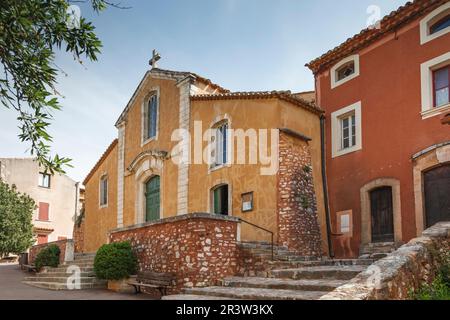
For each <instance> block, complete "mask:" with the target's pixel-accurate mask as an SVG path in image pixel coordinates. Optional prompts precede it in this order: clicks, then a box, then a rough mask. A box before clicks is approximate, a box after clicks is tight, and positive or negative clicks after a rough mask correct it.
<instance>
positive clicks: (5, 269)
mask: <svg viewBox="0 0 450 320" xmlns="http://www.w3.org/2000/svg"><path fill="white" fill-rule="evenodd" d="M26 275H27V273H25V272H23V271H21V270H20V268H19V266H18V265H17V264H0V300H152V299H153V298H152V297H151V296H149V295H146V294H138V295H134V294H119V293H115V292H112V291H109V290H97V289H92V290H72V291H69V290H64V291H52V290H46V289H40V288H36V287H31V286H28V285H26V284H23V283H22V279H23V277H24V276H26Z"/></svg>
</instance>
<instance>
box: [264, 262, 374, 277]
mask: <svg viewBox="0 0 450 320" xmlns="http://www.w3.org/2000/svg"><path fill="white" fill-rule="evenodd" d="M366 269H367V266H361V265H351V266H314V267H301V268H294V269H278V270H272V271H271V274H272V275H273V276H274V277H277V278H289V279H326V278H334V279H342V280H350V279H352V278H353V277H355V276H356V275H357V274H358V273H360V272H362V271H364V270H366Z"/></svg>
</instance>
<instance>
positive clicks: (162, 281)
mask: <svg viewBox="0 0 450 320" xmlns="http://www.w3.org/2000/svg"><path fill="white" fill-rule="evenodd" d="M175 279H176V277H175V274H173V273H159V272H153V271H144V272H139V273H138V275H137V277H136V280H134V281H129V282H128V284H129V285H130V286H133V287H134V290H135V293H136V294H138V293H140V292H141V288H152V289H157V290H158V291H159V292H160V293H161V296H164V295H166V293H167V288H168V287H170V286H172V285H173V284H174V281H175Z"/></svg>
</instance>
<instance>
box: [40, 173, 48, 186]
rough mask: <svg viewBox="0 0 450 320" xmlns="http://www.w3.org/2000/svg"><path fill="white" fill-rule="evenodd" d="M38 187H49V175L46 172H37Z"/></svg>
mask: <svg viewBox="0 0 450 320" xmlns="http://www.w3.org/2000/svg"><path fill="white" fill-rule="evenodd" d="M39 187H43V188H50V175H49V174H47V173H43V172H41V173H39Z"/></svg>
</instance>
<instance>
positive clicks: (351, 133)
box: [339, 111, 356, 150]
mask: <svg viewBox="0 0 450 320" xmlns="http://www.w3.org/2000/svg"><path fill="white" fill-rule="evenodd" d="M339 122H340V123H341V150H343V149H348V148H351V147H353V146H355V145H356V116H355V112H354V111H352V112H351V113H350V114H346V115H344V116H342V117H340V118H339Z"/></svg>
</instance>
